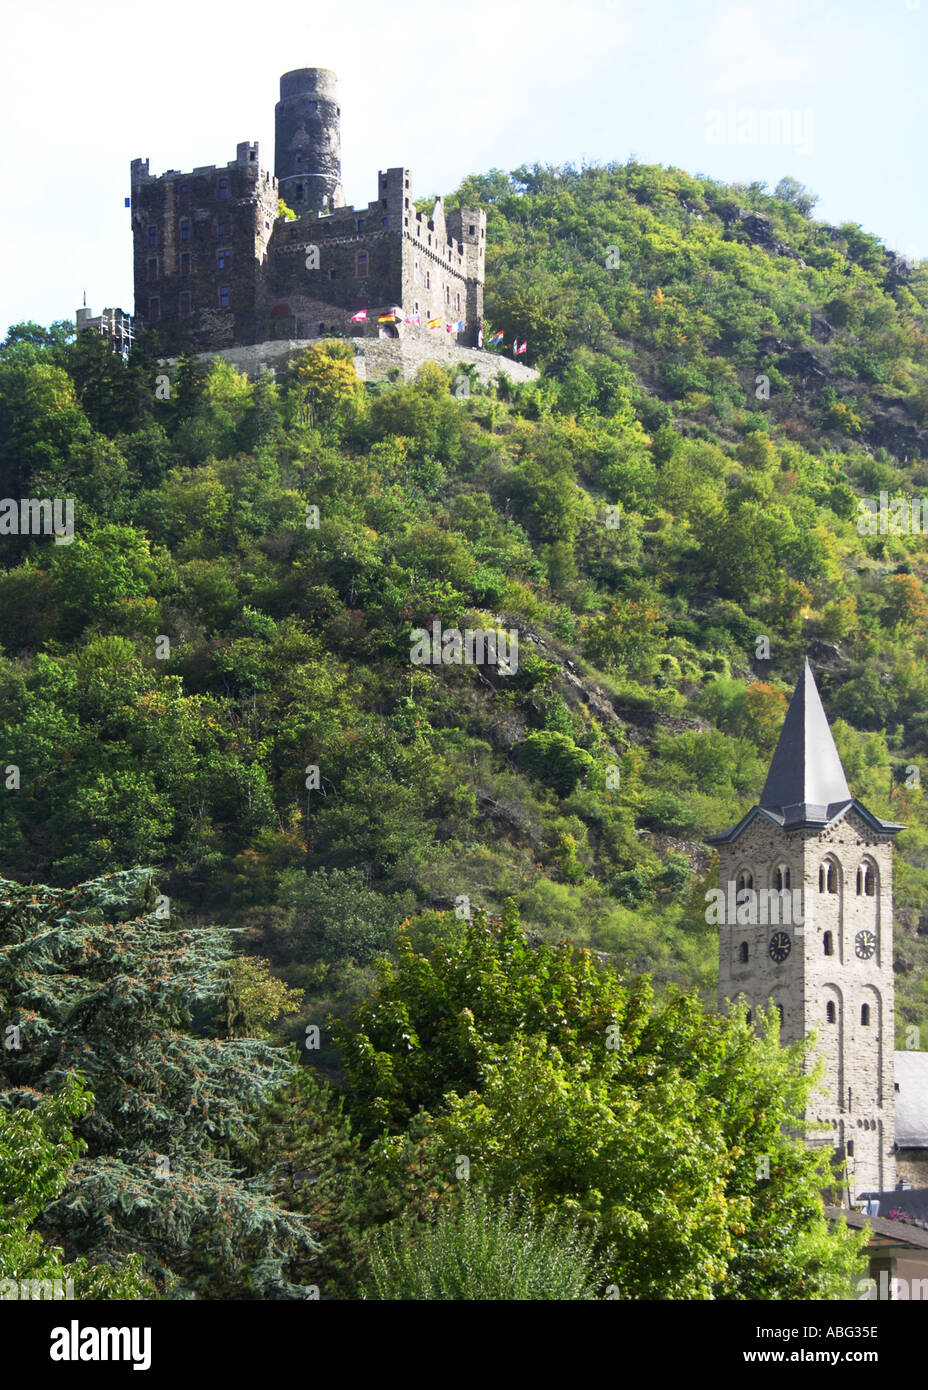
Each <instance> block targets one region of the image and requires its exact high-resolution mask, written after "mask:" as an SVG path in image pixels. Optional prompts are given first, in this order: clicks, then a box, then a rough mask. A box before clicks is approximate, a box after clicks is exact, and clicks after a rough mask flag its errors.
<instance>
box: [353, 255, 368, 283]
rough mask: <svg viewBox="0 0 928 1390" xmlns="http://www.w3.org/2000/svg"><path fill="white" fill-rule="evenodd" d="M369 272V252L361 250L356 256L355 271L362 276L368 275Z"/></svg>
mask: <svg viewBox="0 0 928 1390" xmlns="http://www.w3.org/2000/svg"><path fill="white" fill-rule="evenodd" d="M367 272H368V260H367V252H366V251H359V252H358V253H357V255H356V256H355V264H354V273H355V275H357V276H358V277H359V278H360V277H362V276H364V275H366V274H367Z"/></svg>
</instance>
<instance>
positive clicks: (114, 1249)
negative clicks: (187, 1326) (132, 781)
mask: <svg viewBox="0 0 928 1390" xmlns="http://www.w3.org/2000/svg"><path fill="white" fill-rule="evenodd" d="M166 910H167V904H166V900H164V899H161V898H158V897H157V896H156V893H155V890H154V888H153V886H152V883H151V879H150V876H149V874H148V873H147V871H145V870H143V869H132V870H126V871H124V872H122V873H118V874H112V875H109V876H107V877H105V878H100V879H96V880H92V881H90V882H88V883H82V884H79V885H78V886H77V887H75V888H70V889H52V888H46V887H42V886H35V885H33V886H29V887H24V886H22V885H20V884H17V883H11V882H7V881H5V880H0V1019H2V1021H3V1024H4V1025H5V1039H6V1043H7V1045H6V1047H5V1049H4V1051H3V1054H2V1061H0V1078H2V1085H3V1091H2V1093H0V1101H2V1104H3V1106H4V1107H5V1108H6V1109H7V1110H9V1111H11V1112H12V1111H15V1110H16V1109H17V1108H19V1107H27V1108H31V1107H33V1106H35V1105H36V1104H37V1102H38V1101H39V1100H40V1099H41V1097H42V1096H43V1095H46V1094H56V1093H58V1092H59V1091H60V1090H61V1089H62V1088H63V1087H65V1086H66V1085H67V1084H68V1082H69V1079H70V1078H71V1077H72V1076H73V1075H74V1074H75V1073H80V1074H81V1075H82V1076H83V1077H84V1078H86V1080H87V1082H88V1083H89V1085H90V1087H91V1089H92V1091H93V1094H94V1106H93V1109H92V1110H91V1111H90V1112H88V1113H87V1114H86V1115H85V1116H84V1117H82V1118H80V1119H78V1121H77V1123H76V1125H75V1132H76V1133H77V1134H78V1136H79V1137H80V1138H82V1139H83V1140H84V1141H85V1142H86V1146H87V1149H86V1154H85V1155H84V1157H82V1158H80V1159H79V1160H78V1161H77V1162H76V1163H75V1164H74V1166H73V1168H72V1170H71V1173H70V1180H69V1183H68V1186H67V1189H66V1190H65V1192H64V1193H63V1194H62V1195H61V1196H60V1197H57V1198H55V1199H54V1200H52V1201H50V1202H49V1203H48V1205H47V1206H46V1207H45V1209H44V1212H43V1215H42V1219H41V1229H42V1231H43V1233H44V1234H45V1235H46V1236H47V1237H48V1238H50V1239H53V1240H54V1241H55V1242H56V1244H58V1243H60V1244H61V1245H62V1246H63V1247H64V1249H65V1251H66V1253H67V1255H68V1257H69V1258H73V1257H75V1256H79V1255H85V1256H87V1257H88V1258H90V1259H92V1260H94V1261H102V1260H107V1259H112V1258H115V1257H118V1256H120V1255H123V1254H125V1253H128V1252H137V1253H138V1254H139V1255H141V1257H142V1260H143V1263H144V1266H145V1268H146V1270H147V1271H148V1272H149V1273H150V1274H151V1275H152V1276H153V1277H154V1278H155V1279H156V1281H157V1283H158V1285H159V1287H163V1288H165V1289H166V1290H167V1291H168V1293H169V1294H172V1295H174V1296H180V1297H192V1296H195V1297H203V1298H255V1297H258V1298H300V1297H304V1296H305V1292H304V1290H303V1289H302V1288H301V1287H300V1286H298V1285H295V1284H293V1283H291V1282H290V1279H289V1266H290V1263H291V1261H292V1260H294V1259H295V1258H298V1257H304V1256H306V1255H307V1254H309V1253H312V1252H313V1251H314V1250H315V1249H316V1248H317V1247H316V1243H315V1241H314V1240H313V1239H312V1237H311V1235H310V1233H309V1230H308V1225H307V1222H306V1221H305V1219H304V1218H303V1217H300V1216H298V1215H294V1214H292V1213H290V1212H287V1211H285V1210H283V1209H282V1208H281V1207H279V1206H278V1205H277V1204H276V1203H275V1202H274V1201H273V1199H272V1198H271V1197H270V1196H269V1194H268V1179H267V1178H266V1177H265V1175H262V1174H257V1175H255V1176H252V1177H248V1178H242V1177H241V1175H240V1173H239V1171H238V1170H237V1169H236V1167H235V1166H234V1165H233V1163H232V1161H231V1158H230V1154H231V1146H232V1145H233V1143H235V1142H240V1141H242V1139H243V1137H246V1136H247V1135H248V1134H249V1133H250V1132H251V1129H252V1125H253V1116H254V1113H255V1110H256V1107H257V1106H258V1104H259V1102H260V1101H261V1100H262V1098H263V1097H264V1096H265V1094H266V1093H268V1092H269V1091H270V1090H271V1089H272V1088H273V1087H275V1086H277V1085H279V1084H280V1083H281V1081H282V1080H283V1079H284V1077H285V1076H286V1075H287V1074H288V1072H289V1070H290V1067H289V1065H288V1064H287V1062H286V1061H285V1059H284V1058H283V1056H282V1055H281V1054H280V1053H279V1052H276V1051H275V1050H274V1049H273V1048H270V1047H268V1046H267V1045H266V1044H264V1043H263V1042H260V1041H257V1040H255V1039H251V1038H237V1039H223V1040H219V1039H217V1038H215V1037H211V1036H209V1035H208V1032H207V1024H208V1021H209V1018H210V1012H211V1010H215V1009H219V1010H222V1011H223V1012H224V1011H225V1009H226V1006H227V994H228V989H229V982H228V978H227V962H228V960H229V958H230V955H231V936H230V933H229V932H227V931H225V930H222V929H217V928H212V927H201V928H196V929H188V928H184V927H181V926H178V925H176V924H175V923H174V922H172V921H171V920H170V918H169V917H165V915H164V914H165V912H166ZM195 1024H196V1025H198V1026H197V1027H195V1026H194V1025H195Z"/></svg>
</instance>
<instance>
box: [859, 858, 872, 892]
mask: <svg viewBox="0 0 928 1390" xmlns="http://www.w3.org/2000/svg"><path fill="white" fill-rule="evenodd" d="M875 893H876V873H875V872H874V868H873V865H872V864H861V866H860V868H859V869H858V870H857V896H858V897H863V896H865V897H868V898H872V897H873V896H874V895H875Z"/></svg>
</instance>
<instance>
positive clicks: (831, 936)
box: [709, 662, 928, 1200]
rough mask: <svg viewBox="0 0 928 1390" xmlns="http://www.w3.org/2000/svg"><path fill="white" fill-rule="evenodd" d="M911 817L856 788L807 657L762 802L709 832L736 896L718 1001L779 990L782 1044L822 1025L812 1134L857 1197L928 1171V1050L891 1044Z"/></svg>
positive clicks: (724, 885) (727, 891) (727, 886)
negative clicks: (879, 808)
mask: <svg viewBox="0 0 928 1390" xmlns="http://www.w3.org/2000/svg"><path fill="white" fill-rule="evenodd" d="M903 828H904V827H903V826H901V825H897V824H895V823H894V822H891V821H884V820H881V819H880V817H879V816H875V815H874V814H873V813H872V812H870V811H868V810H867V808H866V807H865V806H864V805H862V803H861V802H860V801H858V800H857V799H856V798H855V797H853V796H852V795H851V792H850V790H849V788H848V784H847V780H846V778H845V775H844V769H843V767H842V765H841V759H840V757H839V755H838V750H837V749H836V747H835V743H834V739H833V738H832V735H831V730H830V728H829V726H828V720H827V718H826V716H825V711H824V709H823V708H822V702H821V699H820V698H819V693H818V689H817V688H816V684H815V680H814V678H813V675H812V671H811V668H810V666H809V663H808V662H806V663H805V667H804V669H803V673H802V675H801V676H800V678H799V682H798V684H797V686H796V690H795V692H794V694H793V697H792V700H791V702H790V705H789V709H788V711H787V714H786V719H785V721H784V724H783V728H782V731H781V733H780V738H779V742H778V743H777V747H776V751H775V752H774V755H773V761H772V762H771V765H770V770H769V773H768V775H767V780H766V782H765V784H764V789H763V792H762V793H761V798H760V802H759V804H758V805H757V806H755V807H754V808H753V809H752V810H751V811H749V812H748V814H747V815H746V816H745V817H744V818H743V819H742V820H740V821H739V822H738V824H737V825H734V826H732V827H731V828H730V829H729V830H726V831H724V832H722V833H721V834H719V835H716V836H713V837H712V838H711V839H710V841H709V843H710V844H714V845H715V846H717V848H718V852H719V886H720V896H721V899H722V901H723V902H724V903H726V904H727V910H726V911H724V912H723V913H722V914H721V915H720V918H719V1000H720V1004H721V1005H723V1006H724V1005H725V1003H726V1001H730V1000H734V999H736V998H740V999H742V1000H743V1001H744V1002H745V1004H746V1005H747V1007H748V1008H749V1010H753V1009H755V1008H757V1007H758V1006H762V1005H764V1004H766V1003H767V1001H772V1002H773V1004H774V1005H775V1006H776V1007H777V1009H778V1010H779V1014H780V1036H781V1040H782V1041H783V1042H784V1043H790V1042H796V1041H798V1040H799V1039H800V1038H803V1037H807V1036H809V1035H810V1034H812V1033H813V1032H814V1033H815V1034H816V1036H817V1043H816V1051H817V1055H818V1056H819V1057H821V1058H822V1059H823V1061H824V1075H825V1080H824V1085H823V1088H822V1089H820V1090H818V1091H816V1092H815V1093H814V1095H813V1099H812V1104H811V1105H810V1109H809V1111H808V1113H807V1115H806V1120H807V1121H808V1122H809V1123H810V1124H811V1125H812V1126H813V1127H814V1128H813V1129H812V1131H811V1132H810V1140H811V1141H812V1142H819V1143H826V1144H830V1145H832V1146H833V1147H834V1148H835V1150H836V1151H837V1154H838V1156H839V1158H840V1159H841V1160H842V1161H843V1163H844V1164H846V1172H847V1178H848V1187H849V1188H850V1191H851V1195H852V1197H856V1199H857V1200H860V1199H861V1198H862V1197H863V1195H864V1194H865V1193H867V1194H873V1195H874V1196H875V1195H876V1194H884V1195H885V1194H886V1193H888V1192H890V1191H891V1190H892V1189H893V1188H895V1186H896V1180H897V1159H898V1160H899V1175H900V1176H901V1177H910V1178H914V1179H915V1180H916V1182H918V1181H921V1182H924V1181H925V1177H924V1157H925V1151H924V1145H925V1143H926V1138H925V1136H924V1135H923V1134H922V1130H923V1128H924V1124H923V1120H922V1111H923V1109H924V1104H925V1099H926V1096H928V1067H926V1065H925V1064H926V1063H928V1053H923V1052H917V1051H912V1052H898V1053H894V1051H893V1048H894V1036H895V1033H894V1029H895V1021H894V1015H893V997H894V996H893V892H892V842H893V838H894V836H895V835H896V834H897V833H898V832H899V831H900V830H902V829H903ZM771 909H772V910H771ZM903 1081H904V1082H905V1094H904V1096H903V1095H902V1094H901V1092H900V1083H902V1082H903ZM897 1104H898V1107H899V1110H898V1114H897ZM897 1119H898V1121H899V1125H898V1129H899V1133H898V1135H897Z"/></svg>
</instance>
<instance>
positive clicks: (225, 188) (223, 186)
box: [219, 179, 229, 198]
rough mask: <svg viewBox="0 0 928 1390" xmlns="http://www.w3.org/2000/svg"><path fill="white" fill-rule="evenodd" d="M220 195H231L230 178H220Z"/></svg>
mask: <svg viewBox="0 0 928 1390" xmlns="http://www.w3.org/2000/svg"><path fill="white" fill-rule="evenodd" d="M219 196H220V198H228V196H229V180H228V179H220V180H219Z"/></svg>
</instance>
